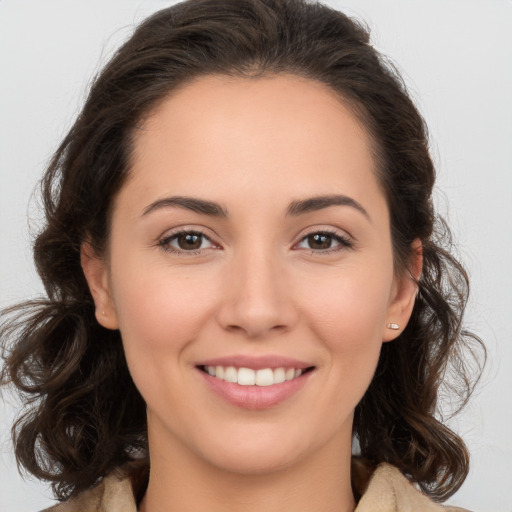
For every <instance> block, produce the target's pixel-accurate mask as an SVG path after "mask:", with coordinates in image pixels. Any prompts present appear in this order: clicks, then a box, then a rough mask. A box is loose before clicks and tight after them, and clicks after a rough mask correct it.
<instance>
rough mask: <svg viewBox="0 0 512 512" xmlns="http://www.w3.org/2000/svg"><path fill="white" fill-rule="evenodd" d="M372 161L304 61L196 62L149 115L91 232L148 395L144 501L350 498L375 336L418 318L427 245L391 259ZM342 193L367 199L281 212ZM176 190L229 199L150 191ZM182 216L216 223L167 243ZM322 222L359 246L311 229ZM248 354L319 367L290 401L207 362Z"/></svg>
mask: <svg viewBox="0 0 512 512" xmlns="http://www.w3.org/2000/svg"><path fill="white" fill-rule="evenodd" d="M375 169H376V162H375V161H374V160H373V158H372V153H371V148H370V141H369V137H368V134H367V133H366V131H365V129H364V127H363V126H361V124H360V123H359V121H358V120H357V119H356V118H355V117H354V115H353V114H352V113H351V111H350V110H349V109H348V108H347V106H346V105H344V103H343V102H342V101H341V100H340V99H339V98H338V97H337V96H336V95H335V94H334V93H333V92H332V91H331V90H330V89H328V88H327V87H326V86H324V85H323V84H319V83H316V82H313V81H309V80H306V79H302V78H299V77H296V76H293V75H279V76H274V77H264V78H258V79H241V78H236V79H235V78H227V77H219V76H208V77H202V78H200V79H198V80H196V81H195V82H194V83H192V84H189V85H187V86H185V87H184V88H182V89H181V90H179V91H177V92H174V93H173V94H172V95H170V96H169V97H168V98H166V99H165V101H163V102H162V103H161V104H160V105H159V106H158V107H157V108H156V109H155V110H154V111H153V112H152V113H151V114H150V115H149V116H148V117H147V118H146V119H145V120H144V122H143V123H142V124H141V126H140V127H139V129H138V130H137V135H136V139H135V149H134V154H133V158H132V168H131V173H130V177H129V179H128V180H127V182H126V183H125V185H124V186H123V188H122V189H121V191H120V192H119V194H118V196H117V197H116V198H115V203H114V208H113V217H112V230H111V238H110V241H109V248H108V256H105V257H104V256H101V255H97V254H94V252H93V251H92V250H91V248H90V246H89V245H88V244H87V243H85V244H84V245H83V248H82V265H83V268H84V272H85V275H86V278H87V280H88V282H89V286H90V289H91V293H92V295H93V297H94V300H95V302H96V307H97V319H98V321H99V322H100V323H101V324H102V325H103V326H105V327H107V328H110V329H120V331H121V335H122V338H123V343H124V348H125V352H126V357H127V361H128V365H129V368H130V372H131V374H132V377H133V379H134V382H135V384H136V386H137V387H138V389H139V390H140V392H141V394H142V396H143V397H144V399H145V401H146V403H147V415H148V435H149V446H150V453H151V476H150V481H149V486H148V490H147V493H146V496H145V498H144V500H143V503H142V504H141V510H143V511H145V512H154V511H158V510H166V509H167V508H168V507H169V506H170V505H172V507H173V509H175V510H180V511H197V510H209V511H211V512H215V511H221V510H222V511H225V510H232V511H233V510H234V511H240V512H242V511H244V512H247V511H258V512H260V511H261V510H265V511H267V512H273V511H277V510H295V511H318V510H322V511H324V512H329V511H337V512H340V511H351V510H354V508H355V502H354V498H353V495H352V491H351V487H350V457H351V443H352V422H353V412H354V408H355V407H356V405H357V403H358V402H359V400H360V399H361V397H362V396H363V394H364V392H365V390H366V389H367V387H368V386H369V383H370V381H371V379H372V376H373V373H374V371H375V368H376V365H377V361H378V357H379V353H380V348H381V346H382V343H383V342H388V341H391V340H393V339H394V338H395V337H396V336H398V335H399V333H400V332H401V330H402V329H403V328H404V327H405V325H406V324H407V321H408V319H409V316H410V314H411V311H412V307H413V304H414V296H415V292H416V287H415V284H414V282H413V280H412V279H411V274H412V275H415V276H416V277H417V276H418V274H419V272H420V268H421V261H420V256H416V257H415V258H414V259H413V260H411V265H410V267H411V268H410V273H406V275H401V276H397V275H395V272H394V268H393V253H392V245H391V238H390V228H389V212H388V207H387V204H386V200H385V197H384V195H383V192H382V190H381V188H380V186H379V183H378V181H377V179H376V177H375ZM332 194H343V195H344V196H347V197H349V198H351V199H352V200H353V201H356V202H357V203H358V204H359V205H360V206H361V207H362V208H363V209H364V210H365V212H366V214H365V213H363V212H362V211H361V210H360V209H358V208H356V207H354V206H353V205H331V206H329V207H326V208H321V209H318V210H315V211H308V212H305V213H303V214H301V215H295V216H292V215H286V211H287V208H288V206H289V204H290V203H291V202H292V201H296V200H302V199H306V198H310V197H312V196H325V195H332ZM170 196H190V197H194V198H200V199H203V200H208V201H214V202H217V203H219V204H220V205H222V207H223V208H224V209H225V210H227V213H228V215H227V217H226V218H219V217H213V216H210V215H205V214H202V213H197V212H193V211H190V210H188V209H185V208H179V207H173V206H161V205H160V207H155V206H154V207H153V208H151V205H152V204H154V203H155V202H158V201H160V200H162V199H164V198H167V197H170ZM148 208H149V209H150V210H151V211H148ZM144 212H146V213H144ZM176 229H186V230H193V231H202V232H204V233H205V235H206V236H207V237H208V238H203V239H200V242H199V244H200V250H199V252H198V251H197V250H196V251H190V250H188V252H187V250H185V249H183V248H181V252H180V253H179V254H178V253H173V252H170V251H169V250H165V248H166V247H167V248H169V246H171V247H172V248H174V249H176V250H180V246H179V243H178V240H177V239H176V238H175V239H171V240H169V237H170V236H171V235H172V234H173V233H174V231H176ZM325 230H327V231H329V232H335V233H336V235H340V236H342V237H344V238H345V239H346V240H347V241H348V243H349V246H347V245H345V243H340V242H337V241H336V240H335V239H334V238H332V237H331V238H330V237H329V235H328V236H327V238H326V239H325V240H326V244H327V245H326V246H320V247H319V246H318V245H315V244H314V242H313V244H312V243H311V237H310V238H308V237H307V235H311V234H314V233H319V232H320V233H322V232H324V231H325ZM163 240H164V241H165V243H166V244H167V245H165V244H163V243H162V241H163ZM201 240H202V242H201ZM326 247H327V248H326ZM337 249H340V250H337ZM418 253H419V252H418ZM390 322H394V323H397V324H399V325H400V326H401V329H400V330H398V331H393V330H390V329H389V328H387V327H386V325H387V324H388V323H390ZM240 354H242V355H249V356H254V355H262V354H265V355H268V354H271V355H281V356H287V357H293V358H296V359H300V360H303V361H306V362H308V364H310V365H311V366H314V371H313V372H311V374H310V375H309V377H308V380H307V382H306V384H305V385H304V386H303V387H302V388H301V389H300V390H299V391H298V392H297V393H295V394H294V395H293V396H292V397H290V398H289V399H287V400H285V401H284V402H282V403H279V404H278V405H276V406H274V407H270V408H268V409H264V410H249V409H244V408H241V407H238V406H235V405H233V404H231V403H228V402H226V401H225V400H224V399H222V398H220V397H218V396H217V395H216V394H214V393H213V392H212V391H211V390H210V389H209V388H208V386H206V385H205V382H204V379H203V378H202V377H201V375H200V373H199V372H198V369H197V368H196V365H197V364H198V361H201V360H206V359H209V358H215V357H223V356H231V355H240ZM311 489H315V492H314V493H312V492H311Z"/></svg>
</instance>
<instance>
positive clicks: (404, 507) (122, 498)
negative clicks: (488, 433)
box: [43, 463, 467, 512]
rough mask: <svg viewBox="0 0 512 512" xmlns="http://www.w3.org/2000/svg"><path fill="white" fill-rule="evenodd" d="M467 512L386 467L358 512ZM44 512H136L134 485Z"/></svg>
mask: <svg viewBox="0 0 512 512" xmlns="http://www.w3.org/2000/svg"><path fill="white" fill-rule="evenodd" d="M420 511H421V512H464V509H461V508H457V507H443V506H442V505H439V504H437V503H434V502H432V501H431V500H430V499H429V498H427V496H425V495H424V494H423V493H421V492H420V491H418V490H417V489H416V488H415V487H414V486H413V485H412V484H411V483H410V482H409V480H407V478H405V477H404V476H403V475H402V473H400V471H399V470H398V469H397V468H395V467H393V466H391V465H389V464H386V463H383V464H380V465H379V466H378V467H377V469H376V470H375V472H374V474H373V475H372V477H371V479H370V482H369V484H368V488H367V489H366V492H365V493H364V494H363V496H362V497H361V500H360V501H359V504H358V505H357V507H356V510H355V512H420ZM43 512H137V505H136V503H135V498H134V495H133V487H132V481H131V480H130V478H129V477H128V476H126V474H124V475H120V474H119V472H117V473H114V474H111V475H109V476H107V477H106V478H104V479H103V481H102V482H101V483H100V484H99V485H97V486H95V487H94V488H92V489H90V490H88V491H85V492H83V493H82V494H80V495H79V496H78V497H77V498H75V499H73V500H70V501H68V502H66V503H61V504H59V505H56V506H54V507H51V508H49V509H47V510H46V511H43ZM466 512H467V511H466Z"/></svg>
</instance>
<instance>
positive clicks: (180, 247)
mask: <svg viewBox="0 0 512 512" xmlns="http://www.w3.org/2000/svg"><path fill="white" fill-rule="evenodd" d="M205 242H206V243H205ZM158 245H159V246H160V247H162V248H163V249H164V250H166V251H169V252H173V253H181V254H184V253H188V254H200V253H201V252H202V251H203V250H204V249H208V248H210V247H214V245H213V243H212V241H211V240H210V239H209V238H208V237H207V236H206V235H205V234H204V233H202V232H201V231H187V230H182V231H178V232H176V233H173V234H172V235H169V236H166V237H164V238H162V239H161V240H160V241H159V242H158Z"/></svg>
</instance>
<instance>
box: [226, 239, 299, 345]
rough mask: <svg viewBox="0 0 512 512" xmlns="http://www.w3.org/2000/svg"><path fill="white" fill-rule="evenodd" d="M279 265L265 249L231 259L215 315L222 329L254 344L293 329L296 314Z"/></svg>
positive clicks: (280, 262)
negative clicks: (241, 336) (239, 335)
mask: <svg viewBox="0 0 512 512" xmlns="http://www.w3.org/2000/svg"><path fill="white" fill-rule="evenodd" d="M253 247H254V246H253ZM283 265H284V263H283V261H282V258H280V257H279V256H278V255H277V254H272V251H271V250H269V248H268V247H267V248H266V250H265V249H261V247H260V250H257V251H255V250H252V251H251V250H246V251H244V253H243V254H242V253H239V254H234V255H233V259H232V261H231V262H230V264H229V265H228V266H227V268H226V273H227V274H228V275H226V278H225V286H224V287H223V290H222V292H221V303H220V306H219V308H218V315H217V318H218V321H219V323H220V324H221V326H222V327H223V329H225V330H228V331H231V332H236V331H240V332H241V333H243V334H244V336H246V337H247V338H249V339H253V340H255V339H262V338H265V337H267V336H269V335H271V333H277V332H286V331H288V330H290V329H291V328H292V327H293V325H294V324H295V323H296V321H297V318H298V314H297V311H296V308H295V307H294V301H293V296H292V293H293V292H292V287H291V286H290V285H291V283H290V275H289V272H286V269H285V268H284V267H283Z"/></svg>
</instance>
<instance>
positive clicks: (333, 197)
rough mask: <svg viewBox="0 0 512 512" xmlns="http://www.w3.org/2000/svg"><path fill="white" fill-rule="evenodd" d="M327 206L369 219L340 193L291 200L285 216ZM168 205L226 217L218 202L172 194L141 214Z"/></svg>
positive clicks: (226, 212) (351, 200) (352, 200)
mask: <svg viewBox="0 0 512 512" xmlns="http://www.w3.org/2000/svg"><path fill="white" fill-rule="evenodd" d="M329 206H349V207H351V208H354V209H356V210H357V211H359V212H360V213H362V214H363V215H364V216H365V217H366V218H367V219H368V220H370V221H371V219H370V215H369V214H368V212H367V211H366V210H365V209H364V208H363V206H362V205H361V204H360V203H358V202H357V201H356V200H355V199H352V198H351V197H349V196H345V195H342V194H330V195H324V196H314V197H309V198H307V199H300V200H296V201H292V202H291V203H290V204H289V206H288V208H287V210H286V216H287V217H289V216H292V217H296V216H299V215H303V214H305V213H308V212H313V211H318V210H323V209H324V208H328V207H329ZM169 207H177V208H183V209H185V210H191V211H193V212H196V213H200V214H202V215H208V216H211V217H219V218H227V217H228V210H227V209H226V208H224V207H223V206H222V205H220V204H219V203H215V202H213V201H207V200H205V199H198V198H195V197H188V196H172V197H165V198H163V199H158V200H157V201H154V202H153V203H151V204H150V205H149V206H147V207H146V208H144V210H143V212H142V216H145V215H148V214H149V213H151V212H153V211H155V210H159V209H161V208H169Z"/></svg>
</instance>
